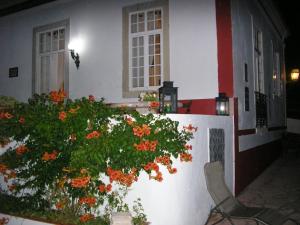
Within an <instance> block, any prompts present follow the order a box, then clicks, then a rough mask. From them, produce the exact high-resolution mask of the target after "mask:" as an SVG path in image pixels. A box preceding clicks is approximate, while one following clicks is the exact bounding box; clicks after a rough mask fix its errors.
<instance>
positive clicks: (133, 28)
mask: <svg viewBox="0 0 300 225" xmlns="http://www.w3.org/2000/svg"><path fill="white" fill-rule="evenodd" d="M136 32H137V24H136V23H135V24H131V33H136Z"/></svg>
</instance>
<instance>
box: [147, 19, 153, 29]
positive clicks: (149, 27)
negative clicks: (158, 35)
mask: <svg viewBox="0 0 300 225" xmlns="http://www.w3.org/2000/svg"><path fill="white" fill-rule="evenodd" d="M147 26H148V30H154V21H150V22H148V25H147Z"/></svg>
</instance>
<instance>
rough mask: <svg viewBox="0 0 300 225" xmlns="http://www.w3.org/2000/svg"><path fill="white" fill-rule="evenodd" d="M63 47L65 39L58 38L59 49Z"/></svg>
mask: <svg viewBox="0 0 300 225" xmlns="http://www.w3.org/2000/svg"><path fill="white" fill-rule="evenodd" d="M62 49H65V40H59V50H62Z"/></svg>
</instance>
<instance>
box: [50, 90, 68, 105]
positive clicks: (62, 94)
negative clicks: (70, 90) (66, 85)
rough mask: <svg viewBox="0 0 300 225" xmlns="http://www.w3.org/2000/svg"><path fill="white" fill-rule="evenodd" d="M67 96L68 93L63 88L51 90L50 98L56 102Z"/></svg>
mask: <svg viewBox="0 0 300 225" xmlns="http://www.w3.org/2000/svg"><path fill="white" fill-rule="evenodd" d="M65 97H66V94H65V92H64V91H63V90H59V91H58V92H57V91H51V92H50V99H51V101H53V102H54V103H60V102H63V101H64V98H65Z"/></svg>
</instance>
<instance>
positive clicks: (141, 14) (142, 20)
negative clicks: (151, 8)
mask: <svg viewBox="0 0 300 225" xmlns="http://www.w3.org/2000/svg"><path fill="white" fill-rule="evenodd" d="M144 20H145V15H144V13H139V17H138V22H144Z"/></svg>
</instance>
